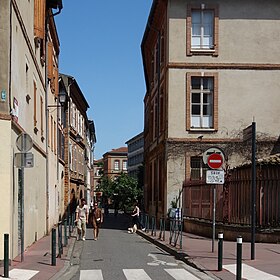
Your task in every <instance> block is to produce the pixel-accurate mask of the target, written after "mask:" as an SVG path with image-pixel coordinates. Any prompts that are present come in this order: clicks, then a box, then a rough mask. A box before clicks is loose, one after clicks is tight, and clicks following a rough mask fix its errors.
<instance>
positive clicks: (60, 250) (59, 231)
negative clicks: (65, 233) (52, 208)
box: [58, 221, 63, 258]
mask: <svg viewBox="0 0 280 280" xmlns="http://www.w3.org/2000/svg"><path fill="white" fill-rule="evenodd" d="M58 252H59V257H60V258H61V256H62V254H63V245H62V223H61V221H60V222H59V223H58Z"/></svg>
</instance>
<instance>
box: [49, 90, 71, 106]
mask: <svg viewBox="0 0 280 280" xmlns="http://www.w3.org/2000/svg"><path fill="white" fill-rule="evenodd" d="M67 99H68V96H67V93H66V91H65V90H64V89H61V90H60V91H59V94H58V102H59V104H58V105H48V108H50V107H64V106H65V105H66V104H67Z"/></svg>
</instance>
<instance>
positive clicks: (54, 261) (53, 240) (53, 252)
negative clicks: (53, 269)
mask: <svg viewBox="0 0 280 280" xmlns="http://www.w3.org/2000/svg"><path fill="white" fill-rule="evenodd" d="M52 265H53V266H55V265H56V229H55V228H52Z"/></svg>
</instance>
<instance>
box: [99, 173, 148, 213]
mask: <svg viewBox="0 0 280 280" xmlns="http://www.w3.org/2000/svg"><path fill="white" fill-rule="evenodd" d="M98 191H102V192H103V197H106V198H110V199H111V200H112V201H113V202H114V203H116V204H117V205H118V207H119V208H120V209H123V210H125V209H127V208H128V207H130V206H132V204H133V202H134V201H135V200H138V199H141V198H142V196H143V191H142V189H141V188H139V186H138V182H137V180H136V179H135V178H132V177H130V176H128V175H127V174H125V173H121V174H120V175H119V176H118V177H116V178H114V179H111V178H109V177H108V176H103V177H102V178H101V181H100V184H99V186H98Z"/></svg>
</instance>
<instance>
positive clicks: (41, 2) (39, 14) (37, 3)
mask: <svg viewBox="0 0 280 280" xmlns="http://www.w3.org/2000/svg"><path fill="white" fill-rule="evenodd" d="M45 15H46V0H34V36H35V37H39V38H41V39H44V36H45Z"/></svg>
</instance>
